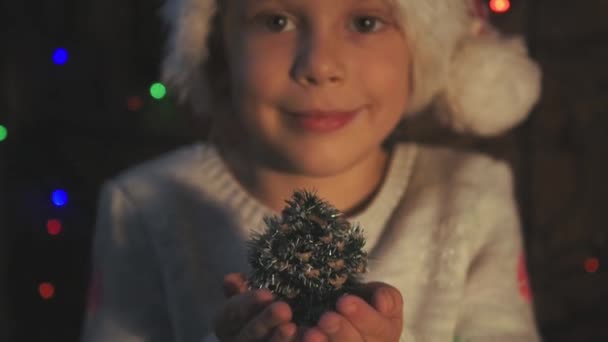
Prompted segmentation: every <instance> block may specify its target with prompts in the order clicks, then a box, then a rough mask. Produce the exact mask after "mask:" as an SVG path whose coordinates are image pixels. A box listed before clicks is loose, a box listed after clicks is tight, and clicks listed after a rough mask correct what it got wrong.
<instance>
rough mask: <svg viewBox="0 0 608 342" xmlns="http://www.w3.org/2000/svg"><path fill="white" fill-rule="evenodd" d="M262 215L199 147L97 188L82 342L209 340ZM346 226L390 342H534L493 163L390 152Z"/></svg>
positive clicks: (503, 177) (468, 156)
mask: <svg viewBox="0 0 608 342" xmlns="http://www.w3.org/2000/svg"><path fill="white" fill-rule="evenodd" d="M268 214H278V213H275V212H273V211H272V210H270V209H269V208H267V207H265V206H264V205H263V204H261V203H260V202H259V201H257V200H256V199H255V198H253V197H252V196H250V195H249V194H248V193H247V192H246V191H245V190H244V189H243V188H242V187H241V185H240V184H239V183H238V182H237V181H236V180H235V179H234V178H233V176H232V174H231V173H229V172H228V171H227V167H226V165H225V164H224V163H223V161H222V159H221V157H220V155H219V153H218V152H217V150H216V148H215V147H213V146H212V145H207V144H204V143H200V144H195V145H193V146H188V147H185V148H182V149H180V150H178V151H176V152H173V153H171V154H169V155H167V156H164V157H162V158H159V159H157V160H155V161H151V162H148V163H145V164H144V165H141V166H138V167H136V168H134V169H132V170H129V171H128V172H125V173H124V174H122V175H120V176H119V177H117V178H116V179H114V180H112V181H109V182H107V183H106V184H105V186H104V187H103V190H102V193H101V196H100V203H99V210H98V221H97V229H96V235H95V241H94V255H93V263H94V269H95V272H96V273H95V274H96V277H95V279H96V280H95V281H94V283H93V284H92V285H93V295H92V298H91V304H90V307H89V309H88V313H87V318H86V323H85V327H84V333H83V341H86V342H93V341H95V342H97V341H108V342H127V341H129V342H131V341H141V342H144V341H145V342H153V341H162V342H167V341H176V342H191V341H192V342H196V341H201V340H207V341H211V340H213V339H214V338H213V334H212V328H211V321H212V318H213V316H214V314H215V312H216V310H217V309H218V308H219V307H220V305H221V304H222V303H223V301H224V298H223V295H222V290H221V282H222V278H223V276H224V275H225V274H226V273H229V272H248V265H247V261H246V248H245V244H244V241H245V240H246V239H247V238H248V237H249V234H250V231H251V229H260V228H262V225H263V223H262V217H263V216H264V215H268ZM349 220H351V221H354V222H359V223H360V225H361V226H362V227H363V228H364V230H365V233H366V236H367V245H366V248H367V250H368V252H369V254H370V259H371V260H370V272H369V273H368V275H367V280H368V281H371V280H378V281H383V282H386V283H389V284H391V285H393V286H395V287H397V288H398V289H399V290H400V291H401V293H402V295H403V297H404V300H405V305H404V317H405V320H404V321H405V326H404V329H403V335H402V341H407V342H452V341H456V340H459V341H462V342H488V341H493V342H499V341H500V342H507V341H508V342H515V341H517V342H535V341H539V336H538V334H537V330H536V326H535V321H534V315H533V308H532V306H531V304H530V302H529V297H527V296H526V292H525V291H526V290H527V288H526V285H527V284H526V283H525V268H523V269H522V265H525V263H524V262H522V260H523V259H521V258H522V255H523V250H522V241H521V233H520V223H519V218H518V214H517V209H516V206H515V201H514V197H513V191H512V177H511V171H510V169H509V167H508V166H507V165H506V164H505V163H504V162H500V161H496V160H493V159H491V158H489V157H486V156H482V155H479V154H474V153H465V152H457V151H453V150H449V149H442V148H435V147H428V146H419V145H415V144H398V145H396V146H395V148H394V149H393V152H392V157H391V162H390V166H389V168H388V173H387V175H386V176H385V178H384V182H383V184H382V187H381V189H380V191H379V192H378V193H377V195H376V196H375V198H374V199H373V200H372V202H371V204H370V205H369V206H368V207H367V208H366V209H365V210H364V211H363V212H362V213H361V214H359V215H357V216H354V217H350V218H349Z"/></svg>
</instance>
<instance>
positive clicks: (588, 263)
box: [585, 258, 600, 273]
mask: <svg viewBox="0 0 608 342" xmlns="http://www.w3.org/2000/svg"><path fill="white" fill-rule="evenodd" d="M599 269H600V261H599V260H598V259H597V258H587V260H585V271H587V273H596V272H597V271H598V270H599Z"/></svg>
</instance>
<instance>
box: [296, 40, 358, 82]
mask: <svg viewBox="0 0 608 342" xmlns="http://www.w3.org/2000/svg"><path fill="white" fill-rule="evenodd" d="M345 74H346V72H345V65H344V59H343V57H342V56H341V51H340V43H339V40H338V39H336V37H335V36H332V35H331V33H330V32H328V31H327V30H325V32H322V31H320V30H316V31H312V30H311V31H310V32H308V33H307V34H306V35H305V36H304V37H302V39H301V41H300V44H299V46H298V51H297V54H296V58H295V61H294V65H293V68H292V77H293V78H294V80H295V81H296V82H298V83H299V84H301V85H303V86H326V85H331V84H339V83H341V82H343V81H344V78H345V76H346V75H345Z"/></svg>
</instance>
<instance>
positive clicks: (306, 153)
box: [281, 144, 363, 178]
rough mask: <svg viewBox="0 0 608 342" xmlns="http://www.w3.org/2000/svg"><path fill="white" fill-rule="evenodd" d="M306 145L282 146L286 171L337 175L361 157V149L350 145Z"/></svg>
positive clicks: (317, 175) (308, 174) (301, 173)
mask: <svg viewBox="0 0 608 342" xmlns="http://www.w3.org/2000/svg"><path fill="white" fill-rule="evenodd" d="M330 145H331V148H329V146H328V147H327V148H324V147H323V146H317V147H310V146H309V147H307V146H306V145H300V146H294V147H293V148H289V146H285V147H284V148H282V151H281V152H282V153H281V155H283V158H281V159H282V160H283V162H282V163H281V164H283V168H284V169H286V171H288V172H293V173H296V174H300V175H302V176H308V177H319V178H320V177H331V176H336V175H339V174H341V173H343V172H345V171H348V170H349V169H350V168H352V167H353V166H354V165H355V164H356V163H357V162H359V161H360V160H361V158H362V157H363V150H356V149H355V148H353V147H352V145H351V146H348V147H346V146H345V147H344V148H339V147H336V146H335V144H330Z"/></svg>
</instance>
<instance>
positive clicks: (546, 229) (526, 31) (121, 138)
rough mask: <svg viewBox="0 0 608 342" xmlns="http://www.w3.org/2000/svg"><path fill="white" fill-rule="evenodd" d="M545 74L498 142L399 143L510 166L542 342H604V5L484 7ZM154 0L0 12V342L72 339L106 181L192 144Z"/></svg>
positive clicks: (445, 137)
mask: <svg viewBox="0 0 608 342" xmlns="http://www.w3.org/2000/svg"><path fill="white" fill-rule="evenodd" d="M482 2H483V5H484V6H487V8H488V12H489V13H490V20H491V21H492V22H493V23H494V24H495V25H496V26H498V27H499V28H501V29H502V30H503V31H505V32H507V33H513V34H522V35H524V36H525V37H526V39H527V41H528V45H529V47H530V51H531V54H532V55H533V57H534V58H535V59H536V60H538V61H539V63H540V64H541V66H542V69H543V72H544V81H543V86H544V92H543V96H542V99H541V101H540V102H539V103H538V105H537V107H536V108H535V109H534V111H533V113H532V115H531V116H530V118H529V120H527V121H526V122H525V123H524V124H523V125H521V126H520V127H518V128H516V129H515V130H513V131H511V132H509V133H508V134H506V135H504V136H501V137H498V138H493V139H476V138H473V137H466V136H456V135H453V134H451V133H449V132H447V131H445V130H444V129H442V128H441V127H438V126H437V125H436V123H435V122H433V121H432V120H429V119H427V118H425V117H423V118H421V119H418V120H417V121H412V122H410V123H408V124H407V125H406V127H404V130H403V138H404V139H409V140H415V141H422V142H427V143H433V144H451V145H454V146H457V147H460V148H471V149H476V150H480V151H482V152H484V153H488V154H492V155H494V156H496V157H498V158H503V159H506V160H508V161H509V162H510V163H511V165H512V166H513V168H514V170H515V172H516V177H517V190H518V196H519V202H520V209H521V215H522V220H523V222H524V235H525V242H526V247H527V253H528V265H527V266H528V270H529V273H530V278H531V285H532V292H533V300H534V304H535V305H536V316H537V320H538V324H539V326H540V329H541V333H542V335H543V337H544V338H545V340H546V341H550V342H565V341H568V342H570V341H572V342H575V341H576V342H581V341H583V342H584V341H590V342H591V341H592V342H602V341H603V342H605V341H608V241H607V240H608V236H607V235H608V229H607V228H608V227H606V223H605V222H606V219H605V218H604V216H603V215H605V214H607V213H608V205H607V204H606V198H607V197H608V185H607V184H608V182H606V175H608V149H607V148H608V66H607V65H606V63H607V61H608V20H607V19H608V1H606V0H585V1H550V0H511V1H507V0H482ZM161 6H162V1H161V0H38V1H28V0H23V1H2V2H0V28H1V30H0V38H1V41H2V43H3V44H2V47H1V48H0V50H1V51H2V53H1V54H0V61H1V64H0V158H1V159H0V177H1V178H0V208H1V209H2V211H0V341H28V342H29V341H45V342H51V341H61V342H70V341H77V340H78V337H79V334H80V329H81V324H82V318H83V315H84V313H85V312H86V309H87V305H86V297H87V293H88V284H89V278H90V276H89V271H90V267H89V266H90V265H89V262H90V247H91V238H92V234H93V223H94V218H95V210H96V201H97V194H98V191H99V187H100V185H101V183H102V182H103V181H104V180H106V179H108V178H110V177H113V176H114V175H116V174H117V173H118V172H119V171H121V170H124V169H125V168H127V167H129V166H132V165H134V164H136V163H139V162H141V161H144V160H147V159H150V158H154V157H156V156H158V155H160V154H162V153H164V152H166V151H169V150H171V149H173V148H176V147H178V146H180V145H183V144H187V143H190V142H192V141H194V140H196V139H198V138H199V137H200V136H201V132H202V131H204V129H205V127H206V125H205V122H201V121H199V120H197V119H196V118H194V117H193V116H192V115H191V113H190V111H189V110H188V108H184V107H180V106H177V105H176V103H175V101H174V99H173V97H172V96H171V94H170V93H167V92H166V89H164V87H163V85H162V84H161V83H158V79H159V65H160V57H161V55H162V53H163V44H162V41H163V39H164V37H165V33H166V31H165V28H164V27H163V26H162V24H161V23H160V20H159V17H158V11H159V8H160V7H161Z"/></svg>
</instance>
